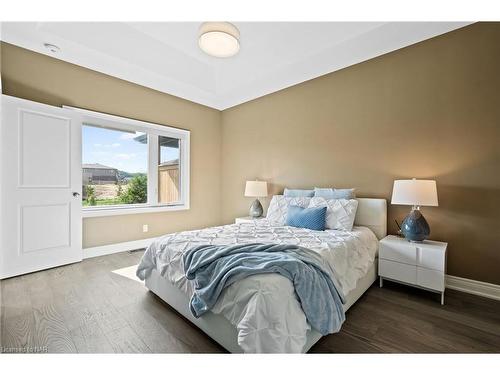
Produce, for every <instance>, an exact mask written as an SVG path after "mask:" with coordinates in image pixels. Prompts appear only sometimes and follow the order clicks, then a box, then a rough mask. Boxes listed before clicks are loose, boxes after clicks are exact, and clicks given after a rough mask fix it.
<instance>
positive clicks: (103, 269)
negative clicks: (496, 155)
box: [0, 251, 500, 353]
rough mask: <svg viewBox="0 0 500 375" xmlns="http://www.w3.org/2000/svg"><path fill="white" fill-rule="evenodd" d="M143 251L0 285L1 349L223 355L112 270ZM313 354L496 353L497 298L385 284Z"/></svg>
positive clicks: (499, 334) (499, 341) (499, 347)
mask: <svg viewBox="0 0 500 375" xmlns="http://www.w3.org/2000/svg"><path fill="white" fill-rule="evenodd" d="M141 256H142V251H140V252H134V253H119V254H114V255H109V256H104V257H99V258H93V259H87V260H85V261H83V262H81V263H76V264H72V265H68V266H64V267H58V268H54V269H50V270H46V271H41V272H36V273H32V274H29V275H24V276H20V277H15V278H11V279H7V280H3V281H2V283H1V289H2V300H1V302H2V303H1V315H2V316H1V322H0V323H1V326H0V328H1V335H0V338H1V345H0V346H1V347H2V348H3V350H4V351H12V348H14V349H16V348H30V350H34V351H37V352H50V353H61V352H62V353H66V352H79V353H151V352H152V353H220V352H222V353H224V352H225V350H224V349H223V348H222V347H220V346H219V345H218V344H217V343H215V342H214V341H213V340H212V339H210V338H209V337H208V336H206V335H205V334H204V333H202V332H201V331H200V330H199V329H198V328H196V327H195V326H194V325H192V324H191V323H190V322H189V321H187V320H186V319H184V318H183V317H182V316H181V315H179V314H177V313H176V312H175V310H173V309H172V308H170V307H169V306H168V305H166V304H164V303H163V302H162V301H161V300H160V299H159V298H157V297H156V296H154V295H153V294H152V293H150V292H148V291H147V290H146V289H145V288H144V286H142V285H141V284H140V283H138V282H136V281H133V280H130V279H128V278H125V277H123V276H120V275H117V274H115V273H112V272H111V271H113V270H116V269H120V268H124V267H128V266H132V265H134V264H137V263H138V262H139V259H140V257H141ZM311 352H314V353H454V352H459V353H472V352H497V353H498V352H500V301H493V300H489V299H485V298H481V297H477V296H472V295H469V294H465V293H461V292H456V291H447V293H446V305H445V306H441V305H440V304H439V296H438V295H437V294H432V293H429V292H425V291H421V290H417V289H413V288H409V287H405V286H400V285H398V284H394V283H390V282H386V283H384V288H382V289H380V288H379V287H378V286H377V285H375V284H374V285H373V286H372V287H371V288H370V289H369V290H368V291H367V292H366V293H365V295H364V296H363V297H362V298H361V299H360V300H359V301H358V302H357V303H356V304H355V305H354V306H353V307H352V308H351V309H350V310H349V311H348V313H347V320H346V322H345V323H344V326H343V328H342V331H341V332H340V333H338V334H335V335H330V336H327V337H324V338H322V339H321V340H320V341H319V342H318V343H317V344H316V345H315V346H314V347H313V348H312V349H311Z"/></svg>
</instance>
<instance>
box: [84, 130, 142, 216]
mask: <svg viewBox="0 0 500 375" xmlns="http://www.w3.org/2000/svg"><path fill="white" fill-rule="evenodd" d="M82 192H83V194H82V205H83V207H94V206H109V205H128V204H143V203H147V202H148V145H147V134H146V133H143V132H136V131H123V130H117V129H107V128H101V127H96V126H93V125H90V124H83V126H82Z"/></svg>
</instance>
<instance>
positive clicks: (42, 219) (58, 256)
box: [0, 95, 82, 278]
mask: <svg viewBox="0 0 500 375" xmlns="http://www.w3.org/2000/svg"><path fill="white" fill-rule="evenodd" d="M1 108H2V116H1V126H0V147H1V148H0V182H1V184H0V245H1V248H0V278H6V277H11V276H16V275H21V274H24V273H28V272H33V271H38V270H42V269H46V268H50V267H55V266H60V265H63V264H68V263H73V262H78V261H80V260H82V218H81V193H82V192H81V190H82V174H81V121H80V119H79V115H78V114H75V111H70V110H67V109H63V108H58V107H53V106H49V105H45V104H40V103H36V102H32V101H29V100H23V99H18V98H14V97H10V96H6V95H2V103H1Z"/></svg>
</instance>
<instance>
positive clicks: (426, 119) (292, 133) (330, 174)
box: [1, 23, 500, 284]
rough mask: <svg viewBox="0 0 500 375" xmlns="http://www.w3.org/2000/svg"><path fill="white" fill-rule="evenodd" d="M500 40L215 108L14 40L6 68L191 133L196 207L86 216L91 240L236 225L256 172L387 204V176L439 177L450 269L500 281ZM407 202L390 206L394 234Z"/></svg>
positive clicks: (7, 89) (21, 92)
mask: <svg viewBox="0 0 500 375" xmlns="http://www.w3.org/2000/svg"><path fill="white" fill-rule="evenodd" d="M499 45H500V24H498V23H495V24H486V23H482V24H475V25H472V26H469V27H466V28H464V29H461V30H458V31H454V32H451V33H449V34H446V35H443V36H440V37H437V38H434V39H431V40H428V41H425V42H423V43H420V44H417V45H414V46H410V47H408V48H405V49H402V50H399V51H396V52H393V53H390V54H387V55H384V56H382V57H379V58H376V59H373V60H370V61H367V62H364V63H362V64H358V65H355V66H352V67H349V68H347V69H344V70H341V71H338V72H335V73H332V74H329V75H326V76H323V77H320V78H317V79H315V80H311V81H308V82H305V83H303V84H300V85H297V86H294V87H291V88H289V89H286V90H283V91H280V92H277V93H274V94H271V95H268V96H265V97H263V98H260V99H257V100H254V101H251V102H248V103H246V104H242V105H240V106H237V107H234V108H232V109H229V110H226V111H223V112H222V114H221V112H219V111H216V110H212V109H209V108H207V107H203V106H201V105H197V104H194V103H191V102H188V101H185V100H182V99H179V98H175V97H173V96H169V95H166V94H163V93H159V92H157V91H154V90H151V89H147V88H144V87H141V86H138V85H135V84H132V83H129V82H125V81H122V80H119V79H117V78H113V77H109V76H106V75H103V74H100V73H97V72H94V71H91V70H88V69H85V68H82V67H78V66H75V65H72V64H68V63H65V62H62V61H58V60H55V59H52V58H49V57H46V56H43V55H39V54H36V53H33V52H30V51H27V50H24V49H21V48H18V47H14V46H11V45H8V44H3V46H2V52H3V54H2V61H1V69H2V70H1V72H2V79H3V91H4V93H6V94H8V95H14V96H18V97H21V98H26V99H30V100H35V101H39V102H43V103H48V104H52V105H62V104H66V105H73V106H77V107H84V108H88V109H92V110H96V111H101V112H107V113H112V114H116V115H120V116H125V117H131V118H137V119H140V120H145V121H152V122H157V123H163V124H168V125H173V126H178V127H181V128H186V129H190V130H191V131H192V133H191V152H192V160H191V206H192V208H191V210H189V211H181V212H171V213H157V214H148V215H127V216H119V217H117V216H114V217H108V218H93V219H86V220H85V221H84V246H85V247H90V246H97V245H103V244H108V243H114V242H122V241H127V240H134V239H139V238H143V237H150V236H155V235H160V234H162V233H165V232H172V231H177V230H182V229H188V228H199V227H204V226H209V225H215V224H220V222H221V221H222V222H225V223H229V222H232V220H233V219H234V217H235V216H240V215H245V214H246V213H247V209H248V206H249V205H250V199H247V198H244V197H243V189H244V182H245V180H247V179H251V178H255V177H259V178H262V179H265V180H267V181H269V182H270V183H271V184H272V190H273V192H276V193H278V192H281V191H282V189H283V187H284V186H290V187H311V186H330V185H334V186H337V187H351V186H354V187H357V188H358V195H359V196H366V197H385V198H388V199H389V198H390V194H391V189H392V182H393V180H394V179H395V178H407V177H417V178H435V179H436V180H437V182H438V193H439V200H440V206H439V207H437V208H424V209H423V212H424V214H425V216H426V217H427V219H428V221H429V222H430V224H431V229H432V234H431V237H432V238H434V239H437V240H443V241H448V242H449V243H450V246H449V257H448V272H449V273H450V274H452V275H457V276H462V277H467V278H472V279H477V280H483V281H487V282H493V283H497V284H500V271H499V270H500V246H499V242H500V234H499V233H500V230H499V229H498V228H500V214H499V212H500V211H499V209H500V173H499V171H500V147H499V144H500V96H499V87H500V75H499V74H498V67H499V66H500V49H499V48H498V46H499ZM221 127H222V130H221ZM221 150H222V153H221ZM221 155H223V156H222V158H221ZM221 160H222V162H221ZM221 182H222V183H221ZM221 206H222V210H221ZM408 210H409V208H408V207H401V206H390V208H389V230H390V232H395V224H394V218H397V219H398V220H401V219H402V218H403V217H404V216H405V214H406V213H407V212H408ZM221 219H222V220H221ZM146 223H147V224H149V226H150V232H149V233H147V234H143V233H142V224H146ZM103 228H105V230H103Z"/></svg>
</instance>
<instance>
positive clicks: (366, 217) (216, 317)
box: [145, 198, 387, 353]
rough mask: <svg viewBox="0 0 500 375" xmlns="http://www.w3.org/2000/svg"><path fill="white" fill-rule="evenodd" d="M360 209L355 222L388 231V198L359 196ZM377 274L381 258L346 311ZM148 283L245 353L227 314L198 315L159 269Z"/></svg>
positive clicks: (311, 338) (311, 339) (313, 335)
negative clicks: (195, 315)
mask: <svg viewBox="0 0 500 375" xmlns="http://www.w3.org/2000/svg"><path fill="white" fill-rule="evenodd" d="M357 200H358V202H359V203H358V209H357V212H356V219H355V220H354V224H355V225H358V226H364V227H368V228H370V229H371V230H372V231H373V233H375V235H376V236H377V238H378V239H382V238H384V237H385V236H386V235H387V203H386V200H385V199H374V198H358V199H357ZM376 278H377V262H376V261H375V262H373V264H372V266H371V267H370V269H369V270H368V272H367V273H366V275H365V276H363V277H362V278H361V279H359V280H358V283H357V285H356V288H355V289H354V290H352V291H351V292H350V293H349V294H348V295H347V296H346V299H347V301H346V303H345V304H344V311H347V310H348V309H349V308H350V307H351V306H352V305H353V304H354V303H355V302H356V301H357V300H358V299H359V298H360V297H361V296H362V295H363V293H364V292H365V291H366V290H367V289H368V288H369V287H370V286H371V285H372V284H373V282H374V281H375V280H376ZM145 282H146V287H147V288H148V289H149V290H150V291H151V292H153V293H154V294H156V295H157V296H158V297H160V298H161V299H162V300H163V301H165V302H166V303H167V304H169V305H170V306H172V307H173V308H174V309H175V310H177V311H178V312H179V313H180V314H182V315H183V316H184V317H185V318H186V319H188V320H190V321H191V322H192V323H193V324H194V325H196V326H197V327H198V328H200V329H201V330H202V331H203V332H205V333H206V334H207V335H208V336H210V337H211V338H212V339H214V340H215V341H217V343H219V344H220V345H221V346H223V347H224V348H225V349H226V350H227V351H229V352H230V353H242V350H241V347H240V346H239V345H238V331H237V330H236V327H235V326H233V325H232V324H231V323H230V322H229V321H228V320H227V319H226V318H225V317H224V316H222V315H220V314H214V313H212V312H211V311H208V312H207V313H205V314H203V316H202V317H200V318H195V317H194V316H193V315H192V314H191V312H190V310H189V297H188V296H186V295H185V294H184V293H183V292H181V291H180V290H179V289H178V288H177V287H176V286H174V285H173V284H172V283H170V282H169V281H168V280H166V279H165V278H163V277H162V276H161V275H160V274H159V273H158V272H157V271H156V270H153V271H152V272H151V275H150V276H149V277H148V278H147V279H146V281H145ZM321 337H322V336H321V334H320V333H319V332H317V331H316V330H314V329H312V330H310V331H309V332H308V334H307V343H306V345H305V346H304V349H303V352H304V353H305V352H307V351H309V349H310V348H311V347H312V346H313V345H314V344H315V343H316V342H318V340H319V339H320V338H321Z"/></svg>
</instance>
